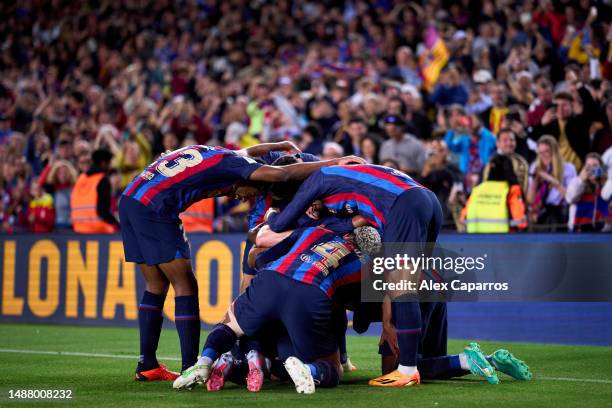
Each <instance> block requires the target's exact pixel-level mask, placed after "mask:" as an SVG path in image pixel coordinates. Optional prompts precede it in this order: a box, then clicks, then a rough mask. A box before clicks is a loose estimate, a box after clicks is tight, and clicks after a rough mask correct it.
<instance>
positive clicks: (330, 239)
mask: <svg viewBox="0 0 612 408" xmlns="http://www.w3.org/2000/svg"><path fill="white" fill-rule="evenodd" d="M268 251H269V253H268V254H265V256H264V257H262V258H261V259H260V258H258V265H257V266H258V269H259V270H270V271H274V272H277V273H281V274H283V275H285V276H287V277H290V278H292V279H294V280H296V281H299V282H303V283H307V284H310V285H315V286H317V287H319V288H320V289H321V290H322V291H323V292H325V293H326V294H327V295H328V296H329V297H331V296H332V295H333V293H334V291H335V290H336V288H337V287H338V286H340V285H343V284H348V283H352V282H356V281H359V280H360V278H361V273H360V271H361V263H360V261H359V257H358V256H357V254H356V253H355V246H354V245H353V244H352V243H351V242H349V241H347V240H346V239H344V238H343V237H341V236H339V235H337V234H336V233H334V232H333V231H331V230H328V229H326V228H324V227H321V226H318V227H306V228H298V229H296V230H295V231H293V233H292V234H291V235H290V236H289V237H288V238H286V239H285V240H284V241H282V242H281V243H279V244H278V245H276V246H274V247H272V248H270V249H269V250H268ZM275 255H277V256H275ZM269 259H273V260H271V261H268V260H269Z"/></svg>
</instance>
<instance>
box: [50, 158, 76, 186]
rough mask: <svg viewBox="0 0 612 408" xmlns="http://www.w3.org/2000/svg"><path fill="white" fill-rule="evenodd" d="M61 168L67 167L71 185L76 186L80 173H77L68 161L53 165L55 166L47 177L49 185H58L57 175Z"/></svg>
mask: <svg viewBox="0 0 612 408" xmlns="http://www.w3.org/2000/svg"><path fill="white" fill-rule="evenodd" d="M60 167H66V169H67V170H68V176H69V177H70V184H74V183H75V181H76V179H77V176H78V173H77V171H76V169H75V168H74V166H73V165H72V164H71V163H70V162H69V161H67V160H58V161H56V162H55V163H53V166H52V167H51V170H50V171H49V176H48V177H47V183H49V184H55V183H57V180H56V179H57V173H58V171H59V168H60Z"/></svg>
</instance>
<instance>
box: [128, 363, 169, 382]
mask: <svg viewBox="0 0 612 408" xmlns="http://www.w3.org/2000/svg"><path fill="white" fill-rule="evenodd" d="M179 375H180V374H179V373H175V372H174V371H170V370H168V369H167V368H166V366H165V365H163V364H160V365H159V367H157V368H154V369H152V370H147V371H140V372H137V373H136V377H135V378H134V379H135V380H136V381H174V380H176V378H177V377H178V376H179Z"/></svg>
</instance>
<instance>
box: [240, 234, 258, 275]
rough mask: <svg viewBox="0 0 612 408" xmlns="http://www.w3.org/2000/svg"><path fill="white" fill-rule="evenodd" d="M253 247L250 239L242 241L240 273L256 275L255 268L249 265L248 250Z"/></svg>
mask: <svg viewBox="0 0 612 408" xmlns="http://www.w3.org/2000/svg"><path fill="white" fill-rule="evenodd" d="M251 248H253V243H252V242H251V241H250V240H248V239H247V240H245V241H244V255H243V256H242V273H243V274H245V275H257V269H255V268H251V267H250V266H249V252H251Z"/></svg>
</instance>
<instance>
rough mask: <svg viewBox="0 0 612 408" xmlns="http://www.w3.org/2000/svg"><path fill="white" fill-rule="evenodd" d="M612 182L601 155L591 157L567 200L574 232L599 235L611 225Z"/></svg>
mask: <svg viewBox="0 0 612 408" xmlns="http://www.w3.org/2000/svg"><path fill="white" fill-rule="evenodd" d="M611 197H612V181H610V180H609V179H608V176H607V174H606V171H605V167H604V163H603V160H602V158H601V156H600V155H599V154H597V153H589V154H587V156H586V160H585V164H584V167H583V168H582V170H581V171H580V174H579V175H578V176H576V177H574V178H573V179H572V180H571V181H570V182H569V185H568V186H567V191H566V193H565V199H566V200H567V202H568V203H569V204H570V208H569V220H568V229H569V230H570V231H598V230H601V229H602V228H604V226H605V225H606V224H610V223H611V222H612V220H611V219H610V213H609V210H610V201H611V200H610V199H611Z"/></svg>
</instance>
